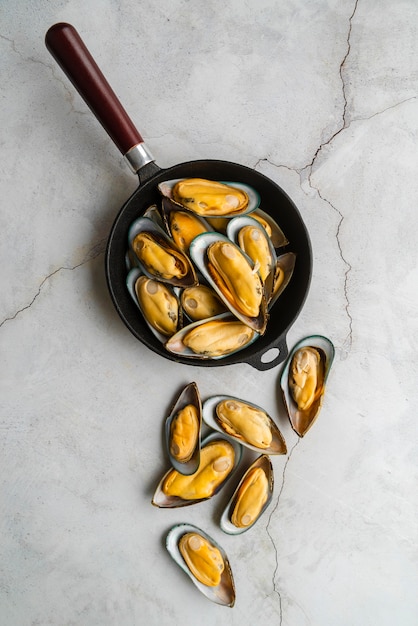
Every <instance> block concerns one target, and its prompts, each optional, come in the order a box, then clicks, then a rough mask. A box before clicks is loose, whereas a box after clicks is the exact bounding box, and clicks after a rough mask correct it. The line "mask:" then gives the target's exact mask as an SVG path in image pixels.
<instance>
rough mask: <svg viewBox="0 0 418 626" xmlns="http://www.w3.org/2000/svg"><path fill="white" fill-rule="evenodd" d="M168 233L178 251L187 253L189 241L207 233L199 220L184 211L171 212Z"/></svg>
mask: <svg viewBox="0 0 418 626" xmlns="http://www.w3.org/2000/svg"><path fill="white" fill-rule="evenodd" d="M169 223H170V232H171V236H172V238H173V239H174V241H175V243H176V244H177V246H178V247H179V248H180V250H183V251H184V252H187V250H188V249H189V246H190V243H191V241H192V240H193V239H194V238H195V237H197V235H200V234H201V233H204V232H206V231H207V228H206V227H205V225H204V224H203V223H202V222H201V221H200V220H199V218H198V217H197V216H195V215H193V214H192V213H186V211H171V212H170V217H169Z"/></svg>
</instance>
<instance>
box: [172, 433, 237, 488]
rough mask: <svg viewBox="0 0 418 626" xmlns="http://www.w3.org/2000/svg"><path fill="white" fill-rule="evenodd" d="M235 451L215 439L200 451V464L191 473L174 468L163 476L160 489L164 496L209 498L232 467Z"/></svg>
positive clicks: (226, 442)
mask: <svg viewBox="0 0 418 626" xmlns="http://www.w3.org/2000/svg"><path fill="white" fill-rule="evenodd" d="M234 462H235V451H234V447H233V446H232V444H231V443H229V442H228V441H226V440H223V439H216V440H214V441H211V442H210V443H208V444H207V445H206V446H204V447H203V448H202V449H201V451H200V464H199V467H198V469H197V471H196V472H195V473H194V474H191V475H188V476H187V475H184V474H180V472H178V471H177V470H175V469H172V470H170V472H169V473H168V474H167V476H166V477H165V479H164V481H163V484H162V491H163V493H164V494H165V495H166V496H177V497H179V498H182V499H183V500H200V499H204V498H210V497H211V496H212V495H213V494H214V493H215V491H216V489H217V488H218V487H219V486H220V485H221V484H222V483H223V482H224V480H225V479H226V478H227V476H228V475H229V474H230V473H231V471H232V470H233V468H234Z"/></svg>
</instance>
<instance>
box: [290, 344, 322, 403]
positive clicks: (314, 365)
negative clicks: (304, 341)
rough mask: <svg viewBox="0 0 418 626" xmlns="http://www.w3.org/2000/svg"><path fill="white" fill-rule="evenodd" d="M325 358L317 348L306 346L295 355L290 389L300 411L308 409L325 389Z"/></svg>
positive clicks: (291, 368)
mask: <svg viewBox="0 0 418 626" xmlns="http://www.w3.org/2000/svg"><path fill="white" fill-rule="evenodd" d="M324 375H325V359H324V357H323V356H322V354H321V352H320V351H319V350H317V349H316V348H312V347H309V346H305V347H303V348H300V349H299V350H297V351H296V352H295V354H294V355H293V358H292V361H291V364H290V368H289V389H290V392H291V394H292V397H293V399H294V401H295V402H296V404H297V407H298V409H299V410H300V411H308V410H309V409H310V408H311V406H312V405H313V403H314V402H315V401H316V400H317V399H318V398H319V396H320V395H321V394H322V391H323V385H324Z"/></svg>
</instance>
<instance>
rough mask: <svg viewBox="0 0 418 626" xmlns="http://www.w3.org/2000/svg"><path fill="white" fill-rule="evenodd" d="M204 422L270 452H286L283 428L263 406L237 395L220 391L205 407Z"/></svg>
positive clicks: (257, 448)
mask: <svg viewBox="0 0 418 626" xmlns="http://www.w3.org/2000/svg"><path fill="white" fill-rule="evenodd" d="M202 412H203V413H202V415H203V420H204V422H205V423H206V424H207V425H208V426H210V428H213V429H214V430H217V431H218V432H222V433H225V434H226V435H227V436H228V437H229V438H231V439H233V440H236V441H239V443H240V444H242V445H243V446H245V447H247V448H250V449H252V450H255V451H258V452H260V451H263V452H265V453H268V454H286V452H287V448H286V442H285V440H284V439H283V435H282V434H281V432H280V430H279V429H278V427H277V426H276V424H275V423H274V421H273V420H272V419H271V417H270V416H269V415H268V413H267V412H266V411H265V410H264V409H263V408H261V407H259V406H257V405H256V404H253V403H251V402H247V401H245V400H241V399H239V398H235V397H234V396H227V395H217V396H211V397H209V398H207V399H206V400H205V402H204V403H203V407H202Z"/></svg>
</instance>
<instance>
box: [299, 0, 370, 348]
mask: <svg viewBox="0 0 418 626" xmlns="http://www.w3.org/2000/svg"><path fill="white" fill-rule="evenodd" d="M357 6H358V0H355V3H354V8H353V11H352V13H351V15H350V18H349V27H348V33H347V50H346V53H345V55H344V57H343V59H342V61H341V63H340V69H339V74H340V80H341V89H342V96H343V100H344V105H343V112H342V120H341V121H342V123H341V127H340V128H339V129H338V130H336V131H335V132H334V134H333V135H331V137H330V138H329V139H328V140H327V141H326V142H324V143H322V144H321V145H320V146H319V148H318V149H317V151H316V152H315V154H314V156H313V159H312V161H311V163H310V164H309V165H308V171H309V173H308V177H307V180H308V183H309V186H310V187H311V189H315V190H316V191H317V193H318V196H319V197H320V198H321V199H322V200H324V201H325V202H326V203H327V204H328V205H329V206H330V207H331V208H332V209H333V210H334V211H335V212H336V213H338V215H339V216H340V220H339V222H338V225H337V231H336V233H335V238H336V241H337V246H338V250H339V253H340V257H341V259H342V261H343V263H344V265H345V267H346V270H345V272H344V299H345V312H346V315H347V318H348V333H347V336H346V338H345V339H344V341H343V345H342V347H341V355H340V358H341V359H342V360H345V359H346V358H347V356H348V354H349V352H350V350H351V347H352V345H353V317H352V315H351V312H350V299H349V294H348V277H349V274H350V272H351V270H352V265H351V264H350V263H349V262H348V260H347V259H346V258H345V256H344V253H343V249H342V245H341V239H340V231H341V227H342V224H343V222H344V215H343V214H342V212H341V211H340V210H339V209H338V208H337V207H336V206H335V205H334V204H333V203H332V202H331V201H330V200H328V198H326V197H325V196H324V195H323V194H322V193H321V191H320V189H319V187H315V185H314V184H313V183H312V174H313V169H314V165H315V161H316V160H317V158H318V155H319V153H320V151H321V150H322V148H323V147H324V146H326V145H329V144H330V143H331V142H332V141H333V140H334V139H335V137H337V135H339V134H340V133H341V132H342V131H343V130H344V129H346V128H347V127H348V126H349V124H348V126H347V106H348V102H347V94H346V81H345V78H344V66H345V64H346V61H347V59H348V57H349V54H350V52H351V32H352V26H353V18H354V15H355V13H356V10H357Z"/></svg>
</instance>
